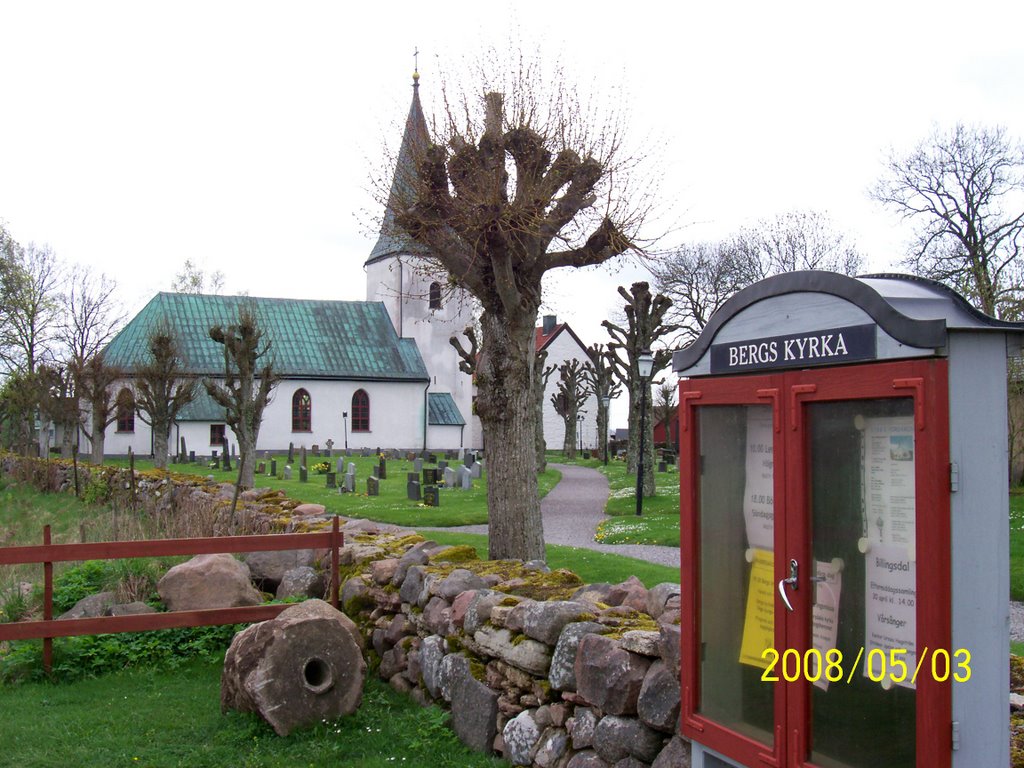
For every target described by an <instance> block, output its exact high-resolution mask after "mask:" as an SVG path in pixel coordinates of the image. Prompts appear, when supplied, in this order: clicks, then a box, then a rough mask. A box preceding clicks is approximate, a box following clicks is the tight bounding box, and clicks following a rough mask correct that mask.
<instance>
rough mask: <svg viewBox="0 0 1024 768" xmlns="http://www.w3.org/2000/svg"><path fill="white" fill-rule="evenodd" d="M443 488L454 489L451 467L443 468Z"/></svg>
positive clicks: (453, 474) (453, 473)
mask: <svg viewBox="0 0 1024 768" xmlns="http://www.w3.org/2000/svg"><path fill="white" fill-rule="evenodd" d="M444 487H445V488H454V487H455V470H454V469H452V468H451V467H445V468H444Z"/></svg>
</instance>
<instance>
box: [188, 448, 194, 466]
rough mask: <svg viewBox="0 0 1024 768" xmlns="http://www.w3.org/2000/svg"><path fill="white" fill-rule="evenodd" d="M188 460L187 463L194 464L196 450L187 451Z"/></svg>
mask: <svg viewBox="0 0 1024 768" xmlns="http://www.w3.org/2000/svg"><path fill="white" fill-rule="evenodd" d="M188 462H189V464H195V463H196V452H195V451H189V452H188Z"/></svg>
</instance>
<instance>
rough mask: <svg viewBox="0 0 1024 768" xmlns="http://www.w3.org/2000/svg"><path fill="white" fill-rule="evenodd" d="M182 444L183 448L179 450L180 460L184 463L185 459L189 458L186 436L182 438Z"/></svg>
mask: <svg viewBox="0 0 1024 768" xmlns="http://www.w3.org/2000/svg"><path fill="white" fill-rule="evenodd" d="M180 442H181V447H180V448H179V449H178V458H179V459H181V461H184V460H185V457H186V456H188V451H186V450H185V436H184V435H182V436H181V441H180Z"/></svg>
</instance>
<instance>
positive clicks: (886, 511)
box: [864, 416, 916, 558]
mask: <svg viewBox="0 0 1024 768" xmlns="http://www.w3.org/2000/svg"><path fill="white" fill-rule="evenodd" d="M864 487H865V489H866V493H865V499H864V513H865V517H866V521H865V522H866V524H867V537H868V541H869V542H870V543H871V544H872V545H876V544H884V545H893V546H897V547H901V548H902V549H903V553H904V557H905V556H907V555H909V556H910V557H911V558H913V557H914V555H915V542H916V537H915V532H914V524H915V515H914V497H915V490H914V418H913V416H893V417H885V418H873V419H866V420H865V427H864Z"/></svg>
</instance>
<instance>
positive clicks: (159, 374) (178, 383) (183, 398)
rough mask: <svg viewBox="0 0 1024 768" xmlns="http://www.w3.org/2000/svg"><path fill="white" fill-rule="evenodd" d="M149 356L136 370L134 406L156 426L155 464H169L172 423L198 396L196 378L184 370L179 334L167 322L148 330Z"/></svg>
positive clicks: (161, 466) (154, 427)
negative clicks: (168, 453) (168, 450)
mask: <svg viewBox="0 0 1024 768" xmlns="http://www.w3.org/2000/svg"><path fill="white" fill-rule="evenodd" d="M147 344H148V347H149V360H148V362H146V363H145V364H144V365H142V366H140V367H139V368H137V369H136V371H135V407H136V411H137V413H138V414H139V418H141V419H142V420H143V421H144V422H146V423H147V424H149V425H150V427H151V428H152V430H153V464H154V466H155V467H156V468H157V469H166V468H167V442H168V439H169V436H170V432H171V425H172V424H173V423H174V421H175V419H177V418H178V414H179V413H180V412H181V409H182V408H184V407H185V406H186V405H188V404H189V403H191V402H192V401H193V400H194V399H195V397H196V386H197V385H196V381H195V379H193V378H190V377H188V376H187V375H186V374H185V371H184V365H183V363H182V359H181V352H180V349H179V344H178V340H177V337H176V336H175V334H174V331H173V330H172V328H171V326H170V324H169V323H167V322H161V323H159V324H157V325H156V326H155V327H154V328H153V330H152V331H151V332H150V334H149V339H148V342H147Z"/></svg>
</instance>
